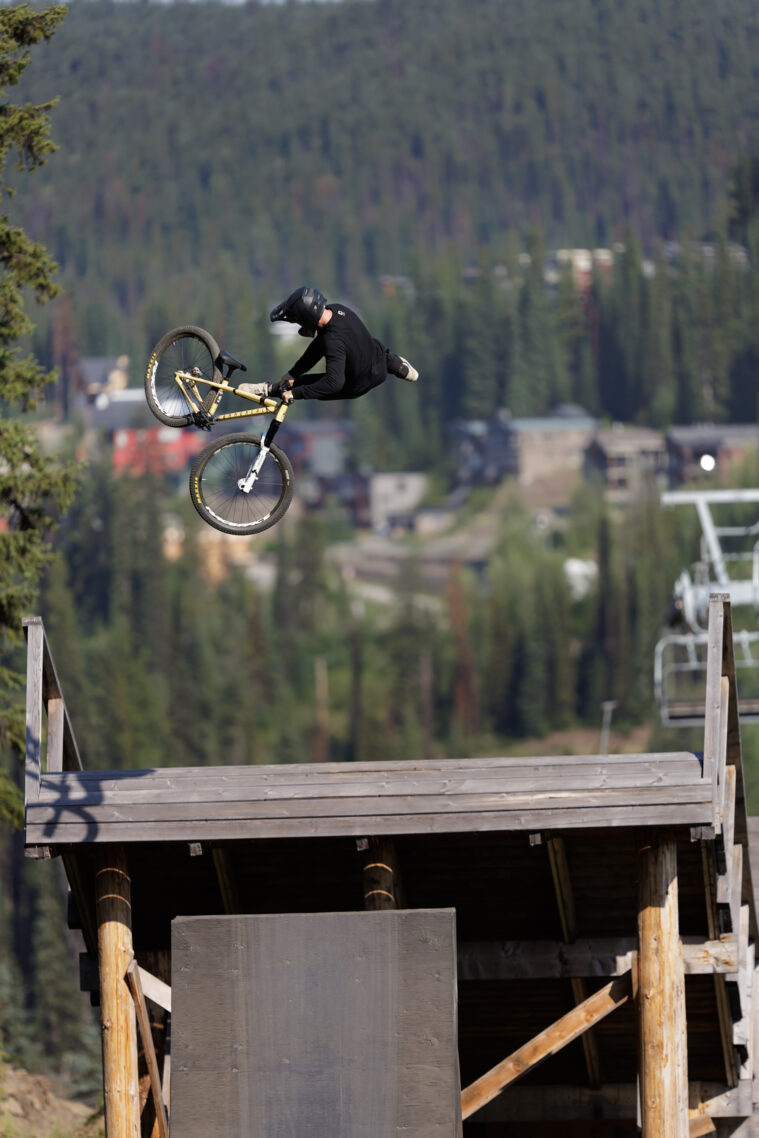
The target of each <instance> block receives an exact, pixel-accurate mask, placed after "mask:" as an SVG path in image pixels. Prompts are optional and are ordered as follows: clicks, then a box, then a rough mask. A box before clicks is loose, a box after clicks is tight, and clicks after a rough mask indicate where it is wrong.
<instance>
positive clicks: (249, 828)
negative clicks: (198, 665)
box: [26, 800, 712, 846]
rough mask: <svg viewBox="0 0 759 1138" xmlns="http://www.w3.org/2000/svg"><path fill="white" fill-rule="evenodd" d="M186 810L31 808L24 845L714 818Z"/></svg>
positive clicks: (645, 809)
mask: <svg viewBox="0 0 759 1138" xmlns="http://www.w3.org/2000/svg"><path fill="white" fill-rule="evenodd" d="M196 814H197V812H188V815H187V817H185V818H184V819H177V820H175V821H167V820H166V819H163V818H160V817H159V818H155V819H153V820H148V821H135V820H134V819H132V818H131V817H130V816H129V812H128V810H126V809H125V811H124V812H123V817H122V820H121V821H112V822H106V821H101V820H100V819H99V818H98V817H97V811H96V810H95V809H94V808H93V809H92V810H90V812H89V814H87V813H83V815H80V816H77V815H76V814H75V813H74V812H69V813H68V814H67V815H65V816H63V815H62V816H61V817H56V818H54V819H53V820H49V821H47V822H44V823H43V822H40V821H39V820H38V818H37V817H36V811H35V809H28V810H27V825H26V842H27V845H32V846H34V845H41V844H42V845H44V844H46V843H55V844H57V845H67V844H78V843H81V842H95V841H97V842H103V841H129V842H142V841H153V842H154V841H225V840H245V839H249V838H308V837H329V836H332V837H340V836H347V837H363V836H364V835H365V834H366V832H367V830H370V831H371V833H372V834H377V835H378V834H444V833H480V832H483V833H484V832H487V831H498V830H501V831H523V830H528V831H529V830H540V829H542V828H545V827H550V828H551V829H556V830H571V829H578V828H579V829H582V828H591V829H598V828H599V827H600V828H604V829H610V828H611V829H613V828H615V827H618V826H621V827H630V826H667V827H673V826H674V827H678V826H679V827H684V828H688V827H691V826H696V825H705V824H707V823H708V822H709V821H710V820H711V817H712V806H711V802H708V803H704V802H702V801H700V800H697V801H692V802H690V803H689V802H679V803H675V804H672V803H668V804H665V805H651V806H640V807H637V806H636V805H635V804H631V805H628V806H618V807H606V806H603V805H600V806H599V807H597V808H594V809H585V808H577V809H564V810H562V809H556V808H555V809H552V810H539V809H538V810H523V811H517V810H514V811H503V810H501V811H498V812H497V813H494V812H491V811H484V812H482V813H458V812H457V813H450V814H401V815H384V814H378V815H375V816H370V815H367V816H365V817H360V818H356V817H352V816H346V817H331V818H274V819H260V818H258V819H256V818H254V819H251V818H245V817H238V818H237V819H236V820H235V821H234V824H232V822H231V821H230V819H229V817H228V816H227V815H226V814H225V813H224V812H223V811H222V812H221V816H218V815H217V812H216V811H214V810H213V808H212V807H208V810H207V816H206V817H204V818H198V817H196Z"/></svg>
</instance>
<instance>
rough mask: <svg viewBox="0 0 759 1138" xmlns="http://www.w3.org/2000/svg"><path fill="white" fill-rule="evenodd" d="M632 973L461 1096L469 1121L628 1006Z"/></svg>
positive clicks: (520, 1049)
mask: <svg viewBox="0 0 759 1138" xmlns="http://www.w3.org/2000/svg"><path fill="white" fill-rule="evenodd" d="M632 991H633V989H632V972H631V971H628V972H625V974H624V975H623V976H618V977H617V978H616V979H614V980H612V981H611V983H609V984H606V985H605V986H604V987H603V988H601V989H599V991H598V992H594V993H593V995H592V996H588V998H587V1000H583V1002H582V1003H581V1004H578V1005H577V1007H576V1008H573V1009H572V1011H571V1012H567V1014H566V1015H565V1016H562V1017H561V1019H557V1020H556V1022H555V1023H553V1024H551V1026H550V1027H547V1028H546V1029H545V1031H541V1032H540V1034H539V1035H536V1036H535V1037H534V1039H531V1040H530V1041H529V1043H525V1044H524V1045H523V1046H522V1047H520V1048H519V1049H518V1050H517V1051H514V1052H513V1053H512V1054H511V1055H509V1056H508V1058H506V1059H504V1060H502V1062H500V1063H498V1064H497V1066H495V1067H492V1068H491V1070H489V1071H486V1073H485V1074H484V1075H481V1076H480V1078H479V1079H476V1080H475V1081H474V1082H473V1083H470V1085H469V1086H468V1087H465V1088H464V1090H463V1091H462V1092H461V1115H462V1118H465V1119H466V1118H469V1117H470V1116H471V1115H472V1114H474V1113H475V1112H476V1111H478V1110H480V1109H481V1108H482V1107H483V1106H485V1105H486V1104H487V1103H489V1102H492V1100H493V1099H494V1098H496V1097H497V1096H498V1095H499V1094H500V1093H501V1091H502V1090H504V1089H505V1088H506V1087H507V1086H508V1085H509V1083H513V1082H514V1080H515V1079H518V1078H520V1077H521V1076H522V1075H526V1074H527V1072H528V1071H530V1070H531V1069H532V1068H533V1067H536V1066H537V1065H538V1063H542V1062H543V1060H544V1059H547V1058H548V1057H549V1056H550V1055H555V1054H556V1052H557V1051H561V1049H562V1048H563V1047H566V1046H567V1044H568V1043H571V1042H572V1041H573V1040H574V1039H577V1037H578V1036H579V1035H582V1033H583V1032H584V1031H587V1029H588V1028H589V1027H592V1026H593V1025H594V1024H596V1023H598V1022H599V1021H600V1020H602V1019H604V1018H605V1017H606V1016H607V1015H609V1014H610V1013H611V1012H613V1011H614V1010H615V1009H616V1008H619V1007H621V1006H622V1004H625V1003H627V1001H628V1000H629V999H630V998H631V996H632Z"/></svg>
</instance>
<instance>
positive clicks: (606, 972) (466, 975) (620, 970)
mask: <svg viewBox="0 0 759 1138" xmlns="http://www.w3.org/2000/svg"><path fill="white" fill-rule="evenodd" d="M681 944H682V954H683V969H684V971H685V974H686V976H697V975H712V974H713V973H715V972H718V973H728V974H733V973H737V972H738V971H739V968H740V959H739V955H738V944H737V940H736V937H735V936H733V935H732V934H726V935H725V936H722V937H720V938H719V940H702V939H701V937H682V938H681ZM637 947H638V942H637V940H636V939H634V938H633V937H592V938H588V937H580V938H578V939H577V940H576V941H574V942H573V943H572V944H567V943H566V942H564V941H558V940H532V941H530V940H524V941H521V940H507V941H462V942H461V943H460V944H459V949H458V975H459V980H473V981H474V980H549V979H563V978H566V979H569V978H570V977H573V976H584V977H585V978H586V979H590V978H592V977H601V976H622V975H624V973H625V972H629V971H630V969H631V968H632V966H633V961H634V959H635V953H636V951H637Z"/></svg>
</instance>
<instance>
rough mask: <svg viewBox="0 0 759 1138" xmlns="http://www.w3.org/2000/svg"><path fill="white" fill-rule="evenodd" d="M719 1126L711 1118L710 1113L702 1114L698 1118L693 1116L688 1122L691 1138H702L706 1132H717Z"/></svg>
mask: <svg viewBox="0 0 759 1138" xmlns="http://www.w3.org/2000/svg"><path fill="white" fill-rule="evenodd" d="M716 1133H717V1127H716V1126H715V1125H714V1123H713V1122H712V1120H711V1118H709V1115H708V1114H701V1115H699V1116H698V1117H697V1118H691V1119H690V1120H689V1122H688V1134H689V1136H690V1138H702V1135H704V1134H716Z"/></svg>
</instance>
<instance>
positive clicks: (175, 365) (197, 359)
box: [145, 324, 221, 427]
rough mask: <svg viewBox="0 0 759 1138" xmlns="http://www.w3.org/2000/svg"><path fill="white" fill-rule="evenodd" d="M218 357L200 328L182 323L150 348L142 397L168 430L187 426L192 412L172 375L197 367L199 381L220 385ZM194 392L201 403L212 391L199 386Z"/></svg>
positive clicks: (217, 352)
mask: <svg viewBox="0 0 759 1138" xmlns="http://www.w3.org/2000/svg"><path fill="white" fill-rule="evenodd" d="M218 357H219V345H218V344H217V343H216V341H215V340H214V338H213V336H212V335H211V334H210V333H209V332H206V331H205V330H204V329H203V328H196V327H195V326H194V325H193V324H186V325H184V326H183V327H182V328H174V329H173V330H172V331H171V332H167V333H166V335H165V336H163V337H162V338H161V339H160V340H159V341H158V343H157V344H156V346H155V348H154V349H153V352H152V355H151V357H150V363H149V364H148V370H147V372H146V373H145V397H146V399H147V401H148V406H149V407H150V410H151V411H152V412H153V414H154V415H155V417H156V419H160V421H161V422H162V423H165V424H166V425H167V426H168V427H189V426H190V425H191V423H192V422H193V409H192V406H191V404H190V403H189V401H188V400H187V399H186V398H185V396H184V395H183V394H182V389H181V388H180V387H179V384H178V383H177V381H176V379H175V378H174V376H175V374H176V372H177V371H183V372H189V371H192V369H193V368H197V369H198V372H199V373H200V378H202V379H208V380H212V381H213V382H214V383H221V372H220V371H219V370H218V368H217V367H216V360H217V359H218ZM185 387H187V382H186V381H185ZM198 391H199V392H200V397H201V400H203V399H206V397H207V396H208V395H211V396H213V394H214V391H215V389H214V388H212V387H205V386H204V385H203V384H199V385H198Z"/></svg>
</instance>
